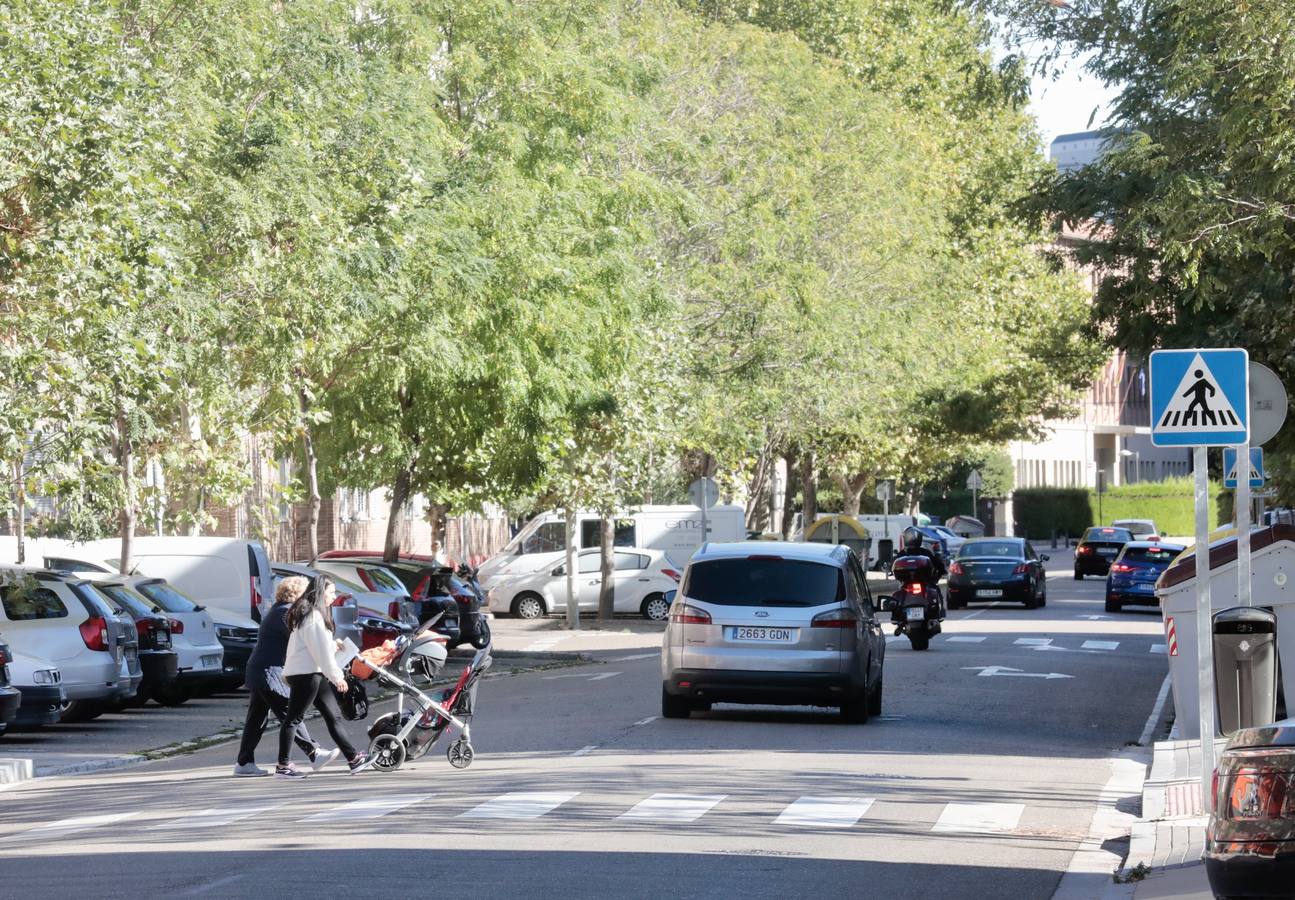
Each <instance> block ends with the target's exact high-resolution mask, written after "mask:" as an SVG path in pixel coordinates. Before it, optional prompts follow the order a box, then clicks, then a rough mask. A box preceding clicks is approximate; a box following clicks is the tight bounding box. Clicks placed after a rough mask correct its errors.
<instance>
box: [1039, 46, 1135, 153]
mask: <svg viewBox="0 0 1295 900" xmlns="http://www.w3.org/2000/svg"><path fill="white" fill-rule="evenodd" d="M1081 66H1082V60H1079V59H1076V60H1073V61H1072V62H1071V63H1070V64H1069V65H1068V66H1067V67H1066V69H1065V71H1064V72H1063V73H1062V75H1061V77H1060V78H1058V79H1057V80H1055V81H1053V80H1051V79H1048V78H1042V77H1038V76H1036V77H1035V78H1034V83H1033V84H1032V86H1031V88H1030V110H1031V111H1032V112H1033V113H1034V117H1035V118H1036V119H1038V120H1039V131H1040V132H1041V134H1042V137H1043V146H1044V148H1045V149H1046V148H1047V147H1048V145H1050V144H1051V143H1052V139H1053V138H1055V137H1056V136H1057V135H1059V134H1069V133H1071V132H1074V131H1087V130H1089V129H1090V128H1098V127H1100V126H1101V124H1102V122H1103V117H1104V113H1105V111H1106V110H1107V109H1108V107H1109V104H1110V101H1111V100H1112V99H1113V98H1114V96H1115V91H1114V90H1112V89H1110V88H1107V87H1106V86H1105V85H1103V84H1102V83H1101V82H1100V81H1098V80H1097V79H1095V78H1093V77H1092V76H1091V75H1086V74H1085V73H1084V72H1083V70H1082V68H1081ZM1094 109H1097V110H1098V113H1097V115H1096V117H1094V119H1093V123H1092V125H1089V124H1088V117H1089V116H1090V115H1092V112H1093V110H1094Z"/></svg>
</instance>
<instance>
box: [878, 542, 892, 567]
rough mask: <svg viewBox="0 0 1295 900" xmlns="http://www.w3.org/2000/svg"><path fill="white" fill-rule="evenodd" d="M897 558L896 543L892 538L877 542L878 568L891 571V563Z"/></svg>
mask: <svg viewBox="0 0 1295 900" xmlns="http://www.w3.org/2000/svg"><path fill="white" fill-rule="evenodd" d="M894 558H895V542H894V541H892V540H891V539H890V538H882V539H881V540H879V541H877V568H878V570H880V571H890V561H891V560H892V559H894Z"/></svg>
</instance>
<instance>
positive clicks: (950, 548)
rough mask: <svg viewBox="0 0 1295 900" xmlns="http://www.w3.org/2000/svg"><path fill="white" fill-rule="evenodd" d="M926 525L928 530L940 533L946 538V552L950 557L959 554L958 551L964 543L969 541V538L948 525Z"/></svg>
mask: <svg viewBox="0 0 1295 900" xmlns="http://www.w3.org/2000/svg"><path fill="white" fill-rule="evenodd" d="M926 527H927V529H928V530H930V531H933V532H935V533H936V534H938V535H939V536H940V537H941V538H942V539H943V540H944V548H945V552H947V553H948V554H949V555H948V557H947V558H949V559H952V558H953V557H955V556H957V555H958V551H959V550H961V549H962V545H963V544H965V543H966V542H967V538H965V537H963V536H962V535H960V534H958V533H957V532H956V531H954V530H953V529H952V528H949V527H948V526H947V525H927V526H926Z"/></svg>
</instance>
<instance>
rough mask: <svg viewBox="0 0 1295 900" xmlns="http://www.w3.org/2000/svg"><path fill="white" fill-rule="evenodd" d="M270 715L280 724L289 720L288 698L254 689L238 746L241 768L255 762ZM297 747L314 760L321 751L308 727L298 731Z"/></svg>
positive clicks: (264, 689) (270, 691) (263, 689)
mask: <svg viewBox="0 0 1295 900" xmlns="http://www.w3.org/2000/svg"><path fill="white" fill-rule="evenodd" d="M270 713H274V717H275V718H276V719H278V720H279V721H280V722H283V720H284V719H286V718H288V698H287V697H285V696H283V695H282V694H276V693H275V692H274V691H272V690H270V689H269V688H252V696H251V698H250V699H249V700H248V702H247V721H246V722H244V723H243V740H242V741H241V742H240V743H239V745H238V764H239V765H240V766H244V765H248V764H249V763H253V762H255V761H256V760H255V757H254V755H253V754H254V753H255V752H256V745H257V744H259V743H260V742H261V733H262V732H263V731H265V726H266V725H267V724H269V721H270ZM295 740H296V742H297V746H298V747H300V748H301V749H302V751H303V752H304V753H305V754H306V755H307V756H308V757H310V758H311V759H312V760H313V759H314V758H315V754H316V753H317V752H318V751H319V745H318V744H316V743H315V742H314V740H313V739H312V738H311V737H310V732H308V731H307V730H306V726H305V725H302V726H301V727H300V728H298V729H297V735H296V738H295Z"/></svg>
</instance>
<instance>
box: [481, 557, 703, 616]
mask: <svg viewBox="0 0 1295 900" xmlns="http://www.w3.org/2000/svg"><path fill="white" fill-rule="evenodd" d="M613 556H614V560H613V578H614V580H615V589H616V603H615V606H614V607H613V609H614V611H615V612H618V613H638V614H639V615H641V616H643V617H644V618H647V619H652V620H653V621H656V622H661V621H664V620H665V617H666V616H667V615H668V614H669V612H670V604H669V603H668V602H667V601H666V597H665V595H666V591H673V590H675V589H676V588H678V586H679V575H680V569H679V567H678V566H677V565H675V564H674V563H673V562H671V560H670V557H668V556H666V554H665V553H664V552H662V551H660V550H646V549H643V548H639V547H617V548H616V550H615V553H614V554H613ZM601 564H602V558H601V551H600V550H599V549H598V548H591V549H589V550H581V551H580V552H579V553H578V554H576V590H577V591H579V593H580V609H581V611H587V612H593V611H596V610H597V609H598V595H599V593H601V591H602V584H603V579H602V570H601ZM566 573H567V567H566V563H565V562H561V563H558V564H557V565H556V566H554V565H549V566H545V567H544V568H542V569H540V570H539V571H536V572H531V573H530V574H526V575H512V576H507V577H502V578H498V579H496V581H495V583H494V584H493V585H491V588H490V611H491V612H493V613H511V614H512V615H514V616H517V617H518V618H522V619H536V618H539V617H540V616H544V615H548V614H549V613H551V612H553V611H555V610H561V609H565V608H566V603H567V575H566Z"/></svg>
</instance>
